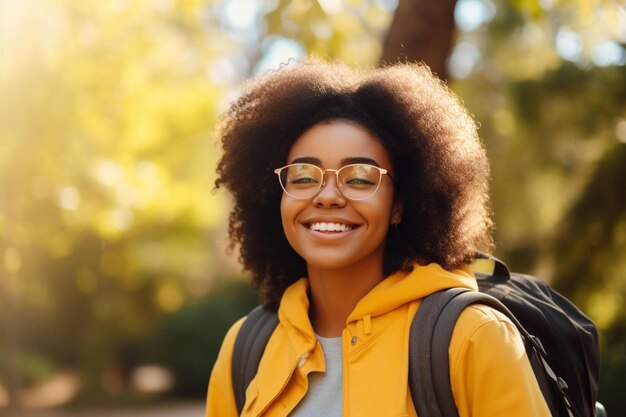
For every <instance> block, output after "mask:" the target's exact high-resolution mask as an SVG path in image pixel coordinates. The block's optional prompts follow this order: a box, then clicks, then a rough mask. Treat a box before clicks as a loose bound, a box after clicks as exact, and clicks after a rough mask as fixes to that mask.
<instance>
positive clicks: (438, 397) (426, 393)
mask: <svg viewBox="0 0 626 417" xmlns="http://www.w3.org/2000/svg"><path fill="white" fill-rule="evenodd" d="M477 303H478V304H482V305H486V306H488V307H491V308H493V309H495V310H497V311H499V312H501V313H503V314H504V315H506V316H507V317H508V318H509V320H511V321H512V322H513V324H514V325H515V327H517V329H518V331H519V332H520V334H521V337H522V340H523V341H524V345H525V347H526V352H527V355H528V358H529V361H530V364H531V367H532V368H533V371H534V374H535V376H536V377H537V382H538V383H539V387H540V389H541V392H542V393H543V395H544V397H545V398H546V401H548V402H549V399H550V398H551V394H550V391H551V388H550V384H549V382H548V379H547V378H548V377H549V378H550V379H552V380H553V381H552V382H554V383H556V384H557V386H559V385H560V382H559V381H558V379H560V378H558V377H557V376H556V375H555V374H554V372H553V371H552V369H551V368H550V366H549V365H548V363H547V362H546V360H545V351H544V349H543V346H542V345H541V342H540V341H539V339H537V338H536V337H534V336H532V335H530V334H529V333H528V332H527V331H526V330H525V329H524V327H523V326H522V325H521V323H520V322H519V321H518V320H517V319H516V318H515V316H514V315H513V313H511V311H510V310H509V309H508V308H507V307H506V306H505V305H504V304H502V303H501V302H500V301H499V300H497V299H496V298H494V297H492V296H490V295H488V294H484V293H481V292H476V291H471V290H468V289H465V288H451V289H448V290H442V291H438V292H436V293H434V294H431V295H429V296H428V297H426V298H425V299H424V300H423V301H422V304H421V305H420V308H419V309H418V311H417V313H416V315H415V318H414V319H413V323H412V324H411V330H410V346H409V382H410V388H411V396H412V398H413V403H414V405H415V408H416V410H417V412H418V415H419V416H420V417H458V416H459V414H458V411H457V408H456V404H455V402H454V397H453V395H452V387H451V385H450V362H449V355H448V348H449V346H450V339H451V338H452V332H453V330H454V326H455V324H456V321H457V319H458V318H459V315H460V314H461V312H462V311H463V309H465V308H466V307H467V306H469V305H471V304H477ZM559 391H560V395H561V396H562V398H563V396H564V395H565V394H564V392H563V390H562V389H561V390H559ZM565 402H566V404H567V403H568V402H569V401H568V400H567V398H565ZM549 405H550V403H549ZM551 409H552V408H551ZM567 412H568V416H569V417H573V413H572V410H571V408H570V407H569V406H568V407H567Z"/></svg>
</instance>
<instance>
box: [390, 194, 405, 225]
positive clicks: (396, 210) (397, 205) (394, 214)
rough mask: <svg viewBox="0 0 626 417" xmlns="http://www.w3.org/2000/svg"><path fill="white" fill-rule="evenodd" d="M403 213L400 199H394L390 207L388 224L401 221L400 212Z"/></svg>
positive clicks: (396, 223)
mask: <svg viewBox="0 0 626 417" xmlns="http://www.w3.org/2000/svg"><path fill="white" fill-rule="evenodd" d="M403 213H404V206H403V205H402V201H400V200H399V199H398V200H395V201H394V202H393V207H392V208H391V221H390V224H394V225H398V224H399V223H400V222H401V221H402V214H403Z"/></svg>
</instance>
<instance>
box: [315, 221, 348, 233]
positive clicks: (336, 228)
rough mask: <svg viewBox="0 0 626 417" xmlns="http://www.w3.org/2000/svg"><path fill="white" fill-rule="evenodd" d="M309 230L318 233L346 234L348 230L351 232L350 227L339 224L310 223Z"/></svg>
mask: <svg viewBox="0 0 626 417" xmlns="http://www.w3.org/2000/svg"><path fill="white" fill-rule="evenodd" d="M309 229H311V230H317V231H320V232H347V231H348V230H352V226H351V225H349V224H341V223H326V222H316V223H311V224H310V225H309Z"/></svg>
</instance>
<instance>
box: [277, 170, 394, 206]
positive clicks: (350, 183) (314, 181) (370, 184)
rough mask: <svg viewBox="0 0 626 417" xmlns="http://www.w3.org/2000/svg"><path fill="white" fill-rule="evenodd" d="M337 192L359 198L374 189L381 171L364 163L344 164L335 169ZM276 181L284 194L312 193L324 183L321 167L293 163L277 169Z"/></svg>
mask: <svg viewBox="0 0 626 417" xmlns="http://www.w3.org/2000/svg"><path fill="white" fill-rule="evenodd" d="M337 177H338V184H337V185H338V186H339V189H340V190H341V193H342V194H343V195H344V196H345V197H346V198H350V199H354V200H362V199H366V198H368V197H370V196H371V195H372V194H374V193H375V192H376V190H377V189H378V186H379V184H380V180H381V177H382V174H381V171H380V170H379V169H377V168H376V167H374V166H371V165H365V164H354V165H346V166H345V167H342V168H341V169H339V170H338V171H337ZM280 182H281V185H282V186H283V188H284V190H285V191H286V192H287V194H289V195H291V196H292V197H295V198H310V197H313V196H314V195H315V194H317V192H318V191H319V189H320V188H321V186H322V184H323V183H324V178H323V171H322V170H321V169H320V168H319V167H317V166H315V165H310V164H293V165H288V166H286V167H284V168H283V169H282V170H281V171H280Z"/></svg>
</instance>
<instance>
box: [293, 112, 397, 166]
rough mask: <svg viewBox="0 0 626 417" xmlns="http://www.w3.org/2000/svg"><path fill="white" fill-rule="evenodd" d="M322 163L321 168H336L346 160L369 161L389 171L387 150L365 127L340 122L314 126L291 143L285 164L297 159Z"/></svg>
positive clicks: (389, 164)
mask: <svg viewBox="0 0 626 417" xmlns="http://www.w3.org/2000/svg"><path fill="white" fill-rule="evenodd" d="M303 157H313V158H317V159H319V160H321V162H322V168H337V167H339V166H341V164H342V162H341V161H342V160H344V159H348V158H359V157H362V158H370V159H373V160H374V161H376V162H377V163H378V165H379V166H380V167H381V168H386V169H391V168H392V167H391V162H390V158H389V155H388V153H387V150H386V149H385V147H384V146H383V145H382V143H381V141H380V139H378V138H377V137H376V136H375V135H374V134H372V133H371V132H370V131H369V130H367V129H366V128H365V127H363V126H361V125H358V124H356V123H350V122H346V121H342V120H338V121H332V122H324V123H318V124H316V125H313V126H312V127H311V128H309V129H308V130H306V131H305V132H304V133H303V134H302V135H300V137H299V138H298V139H297V140H296V141H295V142H294V144H293V145H292V146H291V149H290V150H289V155H288V157H287V161H288V162H287V163H291V161H293V160H294V159H296V158H303Z"/></svg>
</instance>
